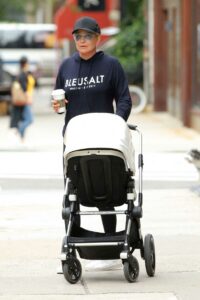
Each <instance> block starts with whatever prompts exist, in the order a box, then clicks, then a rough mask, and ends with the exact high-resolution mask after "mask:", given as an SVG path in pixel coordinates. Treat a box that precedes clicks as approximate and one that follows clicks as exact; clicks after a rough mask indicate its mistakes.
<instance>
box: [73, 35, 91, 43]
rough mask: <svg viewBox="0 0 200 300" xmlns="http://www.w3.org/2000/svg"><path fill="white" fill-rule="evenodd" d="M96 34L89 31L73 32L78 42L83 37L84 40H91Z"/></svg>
mask: <svg viewBox="0 0 200 300" xmlns="http://www.w3.org/2000/svg"><path fill="white" fill-rule="evenodd" d="M94 36H95V34H94V33H87V34H79V33H76V34H73V37H74V40H75V41H76V42H78V41H80V40H81V39H83V40H84V41H91V40H92V39H93V37H94Z"/></svg>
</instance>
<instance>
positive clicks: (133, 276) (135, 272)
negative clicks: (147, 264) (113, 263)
mask: <svg viewBox="0 0 200 300" xmlns="http://www.w3.org/2000/svg"><path fill="white" fill-rule="evenodd" d="M131 259H132V263H133V264H134V268H133V267H132V266H131V264H130V263H129V261H125V262H124V276H125V278H126V280H127V281H128V282H135V281H136V280H137V278H138V276H139V270H140V267H139V263H138V260H137V259H136V258H135V257H134V256H132V258H131Z"/></svg>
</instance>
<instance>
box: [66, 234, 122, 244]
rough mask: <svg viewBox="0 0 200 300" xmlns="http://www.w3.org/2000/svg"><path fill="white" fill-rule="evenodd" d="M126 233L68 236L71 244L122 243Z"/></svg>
mask: <svg viewBox="0 0 200 300" xmlns="http://www.w3.org/2000/svg"><path fill="white" fill-rule="evenodd" d="M124 238H125V237H124V235H118V236H101V237H84V238H82V237H73V236H70V237H68V243H69V244H91V246H92V244H94V245H95V244H96V245H97V244H101V243H102V244H104V245H105V244H108V245H111V244H113V245H114V244H116V245H117V244H121V243H124Z"/></svg>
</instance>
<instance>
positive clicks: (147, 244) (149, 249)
mask: <svg viewBox="0 0 200 300" xmlns="http://www.w3.org/2000/svg"><path fill="white" fill-rule="evenodd" d="M144 260H145V267H146V272H147V275H148V276H150V277H153V276H154V274H155V268H156V254H155V245H154V239H153V236H152V235H151V234H147V235H146V236H145V239H144Z"/></svg>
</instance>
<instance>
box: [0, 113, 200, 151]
mask: <svg viewBox="0 0 200 300" xmlns="http://www.w3.org/2000/svg"><path fill="white" fill-rule="evenodd" d="M128 123H130V124H134V125H137V126H138V129H139V130H140V131H141V132H142V135H143V145H144V148H143V150H144V152H146V151H150V152H159V151H161V152H163V151H165V152H170V151H174V152H187V151H189V150H190V149H191V148H199V149H200V132H197V131H195V130H193V129H190V128H186V127H184V126H182V124H181V123H180V122H179V120H178V119H176V118H174V117H172V116H171V115H169V114H168V113H165V112H164V113H163V112H162V113H158V112H144V113H140V114H138V115H133V114H131V115H130V117H129V120H128ZM63 124H64V115H56V114H54V113H53V112H52V111H51V110H49V108H47V110H46V111H45V110H43V112H41V111H40V113H37V112H36V113H35V121H34V123H33V124H32V125H31V126H30V128H28V130H27V141H26V143H25V145H24V147H23V145H20V144H19V143H17V142H16V143H15V141H11V140H10V138H11V135H10V129H9V117H8V116H1V117H0V150H1V151H3V150H9V151H11V150H18V151H19V150H20V146H21V150H26V148H27V149H28V150H33V151H34V150H35V151H47V152H52V151H60V148H61V146H60V145H62V135H61V131H62V126H63ZM134 145H135V146H136V147H137V140H136V143H134Z"/></svg>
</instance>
